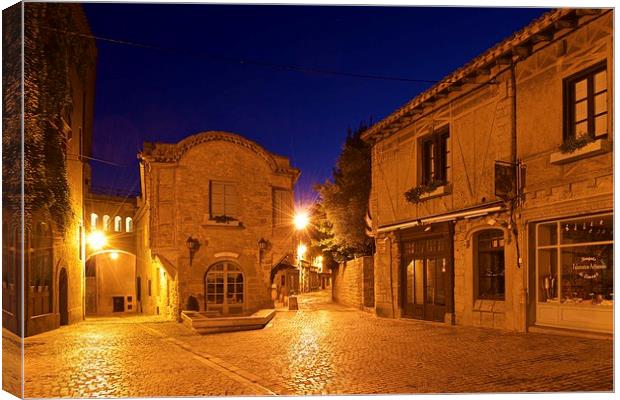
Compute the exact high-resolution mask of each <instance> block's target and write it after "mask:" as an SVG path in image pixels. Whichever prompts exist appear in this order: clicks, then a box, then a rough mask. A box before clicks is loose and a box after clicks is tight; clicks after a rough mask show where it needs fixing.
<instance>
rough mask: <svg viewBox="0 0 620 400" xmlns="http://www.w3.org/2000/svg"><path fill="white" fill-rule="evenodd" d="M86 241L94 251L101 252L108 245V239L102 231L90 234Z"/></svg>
mask: <svg viewBox="0 0 620 400" xmlns="http://www.w3.org/2000/svg"><path fill="white" fill-rule="evenodd" d="M86 241H87V243H88V246H89V247H90V248H91V249H92V250H101V249H102V248H103V247H105V245H106V244H108V239H107V238H106V236H105V234H104V233H103V232H101V231H92V232H90V233H89V234H88V237H87V238H86Z"/></svg>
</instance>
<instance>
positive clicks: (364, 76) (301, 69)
mask: <svg viewBox="0 0 620 400" xmlns="http://www.w3.org/2000/svg"><path fill="white" fill-rule="evenodd" d="M42 29H46V30H50V31H54V32H58V33H64V34H67V35H73V36H79V37H84V38H89V39H95V40H100V41H103V42H108V43H114V44H120V45H125V46H133V47H139V48H143V49H149V50H158V51H163V52H168V53H176V54H183V55H186V56H193V57H199V58H206V59H209V60H212V61H220V62H225V63H228V64H235V65H251V66H257V67H263V68H272V69H276V70H280V71H291V72H302V73H313V74H323V75H334V76H345V77H349V78H359V79H372V80H384V81H397V82H408V83H439V82H442V80H433V79H413V78H404V77H396V76H386V75H375V74H363V73H356V72H346V71H337V70H332V69H323V68H314V67H304V66H301V65H292V64H279V63H272V62H266V61H259V60H252V59H244V58H235V57H227V56H222V55H215V54H211V53H207V52H197V51H191V50H186V49H179V48H171V47H162V46H156V45H151V44H145V43H137V42H133V41H129V40H120V39H112V38H107V37H103V36H95V35H87V34H85V33H80V32H73V31H67V30H62V29H56V28H51V27H45V26H44V27H42Z"/></svg>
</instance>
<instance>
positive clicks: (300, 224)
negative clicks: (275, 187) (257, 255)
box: [293, 211, 310, 230]
mask: <svg viewBox="0 0 620 400" xmlns="http://www.w3.org/2000/svg"><path fill="white" fill-rule="evenodd" d="M309 222H310V219H309V218H308V213H307V212H305V211H300V212H298V213H297V214H295V217H294V218H293V223H294V224H295V228H296V229H298V230H302V229H306V226H308V223H309Z"/></svg>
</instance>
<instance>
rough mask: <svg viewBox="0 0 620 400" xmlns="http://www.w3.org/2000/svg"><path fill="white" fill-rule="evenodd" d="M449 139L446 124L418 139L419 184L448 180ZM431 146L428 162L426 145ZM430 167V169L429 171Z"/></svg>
mask: <svg viewBox="0 0 620 400" xmlns="http://www.w3.org/2000/svg"><path fill="white" fill-rule="evenodd" d="M449 139H450V129H449V127H448V126H446V127H444V128H442V129H440V130H438V131H436V132H433V133H432V134H430V135H427V136H424V137H422V138H421V139H420V141H419V146H420V152H419V154H420V163H419V165H420V175H419V182H420V184H421V185H428V184H430V183H431V182H442V184H446V183H447V182H448V168H449V167H448V154H449V150H448V140H449ZM429 145H433V147H432V150H431V152H432V159H431V160H430V164H429V156H428V154H427V153H428V150H427V146H429ZM429 169H430V171H429Z"/></svg>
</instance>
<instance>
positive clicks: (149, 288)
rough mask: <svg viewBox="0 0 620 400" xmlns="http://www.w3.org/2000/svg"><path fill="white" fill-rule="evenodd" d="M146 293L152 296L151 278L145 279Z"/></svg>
mask: <svg viewBox="0 0 620 400" xmlns="http://www.w3.org/2000/svg"><path fill="white" fill-rule="evenodd" d="M146 293H147V294H148V295H149V297H151V296H152V294H151V280H150V279H147V281H146Z"/></svg>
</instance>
